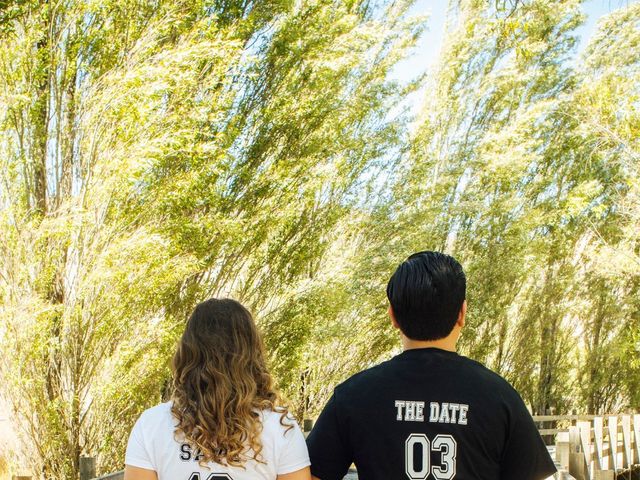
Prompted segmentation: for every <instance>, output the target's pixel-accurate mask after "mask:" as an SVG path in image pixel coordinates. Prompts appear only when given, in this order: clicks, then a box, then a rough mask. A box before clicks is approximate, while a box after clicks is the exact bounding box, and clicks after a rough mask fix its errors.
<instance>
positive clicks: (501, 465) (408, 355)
mask: <svg viewBox="0 0 640 480" xmlns="http://www.w3.org/2000/svg"><path fill="white" fill-rule="evenodd" d="M307 445H308V447H309V454H310V456H311V472H312V474H313V475H314V476H316V477H318V478H320V479H321V480H340V479H342V477H343V476H344V475H345V473H346V472H347V470H348V468H349V466H350V465H351V463H355V465H356V468H357V469H358V477H359V478H360V480H406V479H409V480H426V479H435V480H451V479H455V480H540V479H544V478H546V477H548V476H550V475H552V474H553V473H554V472H555V471H556V468H555V466H554V463H553V461H552V460H551V458H550V456H549V453H548V452H547V449H546V447H545V445H544V443H543V442H542V439H541V438H540V435H539V433H538V431H537V429H536V427H535V425H534V423H533V420H532V418H531V415H530V414H529V412H528V411H527V409H526V407H525V405H524V402H523V401H522V399H521V398H520V395H518V393H517V392H516V391H515V390H514V389H513V387H511V385H509V384H508V383H507V381H506V380H504V379H503V378H502V377H500V376H499V375H497V374H496V373H494V372H492V371H490V370H488V369H487V368H485V367H484V366H483V365H481V364H480V363H478V362H475V361H473V360H470V359H468V358H466V357H463V356H460V355H458V354H456V353H454V352H449V351H446V350H440V349H437V348H422V349H415V350H407V351H405V352H403V353H401V354H400V355H397V356H396V357H394V358H392V359H391V360H389V361H387V362H384V363H382V364H380V365H377V366H375V367H373V368H370V369H368V370H365V371H363V372H360V373H358V374H356V375H354V376H353V377H351V378H349V379H348V380H347V381H345V382H344V383H342V384H340V385H339V386H338V387H336V388H335V390H334V393H333V396H332V397H331V399H330V400H329V402H328V403H327V405H326V406H325V408H324V410H323V411H322V413H321V415H320V417H319V418H318V421H317V422H316V425H315V427H314V428H313V430H312V431H311V433H310V434H309V437H308V439H307Z"/></svg>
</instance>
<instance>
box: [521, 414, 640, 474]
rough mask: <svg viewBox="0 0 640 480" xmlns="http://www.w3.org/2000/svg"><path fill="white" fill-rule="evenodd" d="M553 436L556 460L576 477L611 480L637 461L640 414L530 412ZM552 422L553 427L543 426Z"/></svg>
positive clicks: (639, 457) (638, 460)
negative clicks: (600, 414) (537, 414)
mask: <svg viewBox="0 0 640 480" xmlns="http://www.w3.org/2000/svg"><path fill="white" fill-rule="evenodd" d="M533 419H534V420H535V421H536V422H539V423H540V424H542V425H543V426H544V427H545V428H540V434H541V435H554V436H555V449H554V450H555V457H556V461H557V464H558V465H559V466H560V467H561V468H562V469H563V470H564V471H565V472H567V473H569V474H570V475H571V476H572V477H574V478H576V479H577V480H614V479H615V478H616V475H617V474H620V473H621V472H624V471H625V470H627V471H628V470H630V469H632V468H633V467H634V466H637V465H638V464H640V415H638V414H633V415H606V416H593V415H540V416H534V417H533ZM549 423H555V426H554V427H553V428H547V427H548V426H549V425H548V424H549Z"/></svg>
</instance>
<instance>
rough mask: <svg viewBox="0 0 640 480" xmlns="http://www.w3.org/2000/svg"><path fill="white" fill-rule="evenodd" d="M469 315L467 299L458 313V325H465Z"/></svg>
mask: <svg viewBox="0 0 640 480" xmlns="http://www.w3.org/2000/svg"><path fill="white" fill-rule="evenodd" d="M466 316H467V301H466V300H465V301H463V302H462V307H460V313H459V314H458V320H457V321H456V325H458V326H459V327H460V328H462V327H464V324H465V318H466Z"/></svg>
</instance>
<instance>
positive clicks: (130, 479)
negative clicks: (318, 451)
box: [124, 465, 302, 480]
mask: <svg viewBox="0 0 640 480" xmlns="http://www.w3.org/2000/svg"><path fill="white" fill-rule="evenodd" d="M278 478H280V477H278ZM124 480H158V474H157V473H156V472H155V471H154V470H147V469H146V468H139V467H132V466H130V465H125V467H124ZM294 480H298V479H297V478H296V479H294ZM300 480H302V477H300Z"/></svg>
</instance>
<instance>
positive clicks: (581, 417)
mask: <svg viewBox="0 0 640 480" xmlns="http://www.w3.org/2000/svg"><path fill="white" fill-rule="evenodd" d="M595 417H596V416H595V415H533V417H532V418H533V421H534V422H550V421H552V420H583V421H588V420H593V419H594V418H595Z"/></svg>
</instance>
